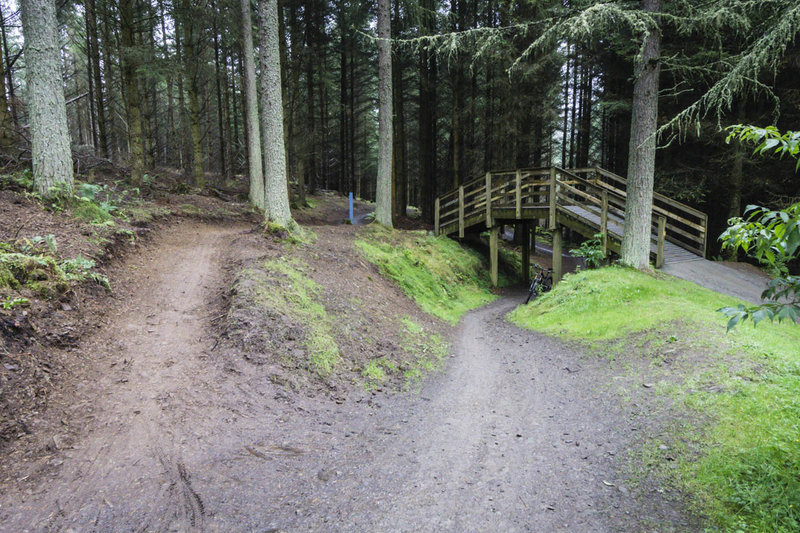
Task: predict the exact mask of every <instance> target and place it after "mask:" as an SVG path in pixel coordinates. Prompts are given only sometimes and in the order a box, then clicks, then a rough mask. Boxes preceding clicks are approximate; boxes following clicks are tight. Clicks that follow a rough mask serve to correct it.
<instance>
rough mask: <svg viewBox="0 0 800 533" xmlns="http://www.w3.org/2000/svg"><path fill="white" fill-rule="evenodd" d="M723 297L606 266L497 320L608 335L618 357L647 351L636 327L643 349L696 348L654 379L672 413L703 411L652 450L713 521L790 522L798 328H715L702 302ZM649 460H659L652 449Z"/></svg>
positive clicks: (798, 392) (590, 336)
mask: <svg viewBox="0 0 800 533" xmlns="http://www.w3.org/2000/svg"><path fill="white" fill-rule="evenodd" d="M735 303H737V302H736V301H735V299H733V298H729V297H726V296H723V295H720V294H717V293H714V292H712V291H710V290H707V289H704V288H702V287H699V286H697V285H694V284H692V283H688V282H685V281H681V280H675V279H673V278H668V277H665V276H654V275H650V274H647V273H643V272H639V271H636V270H632V269H624V268H621V267H606V268H602V269H598V270H591V271H585V272H580V273H578V274H574V275H569V276H566V277H565V278H564V281H563V282H562V283H561V284H559V285H558V286H557V287H555V288H554V289H553V291H552V292H550V293H549V294H546V295H543V296H542V297H541V298H540V299H539V300H537V301H536V302H535V303H533V304H531V305H528V306H520V307H518V308H517V309H515V310H514V311H513V312H512V313H511V314H510V315H509V319H510V320H511V321H513V322H515V323H516V324H518V325H520V326H522V327H525V328H529V329H535V330H537V331H543V332H546V333H553V334H556V335H561V336H565V337H567V338H570V339H576V340H582V341H587V342H593V343H595V344H597V343H598V341H612V342H614V343H616V345H617V346H620V347H621V350H622V353H624V354H627V357H636V356H645V357H646V356H647V355H650V353H649V351H648V350H650V348H648V346H649V345H648V344H643V345H641V347H640V348H638V349H636V350H631V349H630V343H631V342H636V341H634V340H633V339H639V338H642V337H645V338H648V339H654V340H650V341H648V343H651V344H654V345H655V346H656V347H655V348H653V357H654V358H655V357H656V354H658V353H663V350H664V348H665V347H666V345H667V344H675V346H676V348H672V349H671V350H672V352H673V353H677V354H683V353H688V354H692V355H691V358H692V359H697V358H699V361H700V362H699V363H698V364H697V365H696V367H690V366H689V365H684V364H680V363H678V362H676V363H674V364H673V366H670V367H669V368H668V369H666V368H665V369H664V374H663V375H664V381H663V382H661V383H660V384H659V386H658V387H657V388H656V389H654V390H656V391H660V390H662V389H663V391H664V392H669V393H670V394H671V395H672V398H671V400H670V403H672V404H674V408H675V409H676V411H678V412H680V413H681V415H682V416H681V418H682V419H683V418H685V413H687V412H688V413H695V414H696V415H697V417H698V418H699V419H701V420H704V421H706V422H707V425H706V426H702V425H697V424H694V423H689V424H687V425H686V427H685V428H684V429H683V430H682V432H681V433H680V434H679V435H677V436H676V443H675V444H676V446H674V447H672V448H671V449H670V450H669V452H663V453H669V454H671V456H672V457H673V458H675V459H676V461H675V463H674V464H677V465H678V468H677V469H671V468H665V469H664V471H663V472H662V473H663V474H664V475H668V476H673V481H674V482H675V483H677V484H678V486H679V488H681V489H682V490H684V491H686V492H688V493H691V494H693V495H694V496H695V500H697V501H699V502H700V505H701V508H700V509H699V510H700V512H701V513H703V514H705V515H706V516H709V517H710V519H711V520H712V522H713V523H714V524H716V525H717V526H718V527H719V530H721V531H785V532H789V531H797V528H798V523H800V433H798V422H797V421H798V415H800V350H798V348H797V347H798V346H800V328H796V327H794V326H790V325H785V324H784V325H780V324H763V325H761V326H759V327H758V328H755V327H753V326H751V325H743V326H741V327H739V328H737V329H736V330H734V331H732V332H731V333H728V334H726V333H725V328H724V327H723V326H722V325H721V324H719V322H718V320H717V318H716V317H717V316H718V315H717V314H716V313H715V312H714V311H713V309H715V308H718V307H721V306H730V305H732V304H735ZM604 344H608V343H605V342H604ZM613 346H614V345H613V344H612V345H611V347H612V352H613ZM634 354H635V355H634ZM676 357H677V356H676ZM654 361H655V359H654ZM678 371H680V373H677V372H678ZM681 443H685V444H684V446H680V444H681ZM686 444H688V445H686ZM658 464H661V465H663V464H666V462H665V460H664V458H663V457H662V458H660V460H659V461H658Z"/></svg>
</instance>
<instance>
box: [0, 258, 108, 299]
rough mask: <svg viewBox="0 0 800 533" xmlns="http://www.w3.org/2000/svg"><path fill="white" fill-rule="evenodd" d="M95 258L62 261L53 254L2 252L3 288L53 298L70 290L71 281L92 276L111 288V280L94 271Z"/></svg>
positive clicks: (0, 270) (0, 268) (0, 260)
mask: <svg viewBox="0 0 800 533" xmlns="http://www.w3.org/2000/svg"><path fill="white" fill-rule="evenodd" d="M92 268H94V261H91V260H88V259H84V258H82V257H81V256H78V257H77V258H75V259H70V260H66V261H59V260H57V259H56V258H55V257H53V256H51V255H29V254H25V253H21V252H0V289H12V290H17V291H19V290H21V289H23V288H26V289H29V290H31V291H33V292H34V293H36V294H38V295H39V296H41V297H43V298H46V299H51V298H55V297H57V296H59V295H61V294H64V293H65V292H67V291H68V290H69V288H70V283H71V282H81V281H84V280H86V279H91V280H93V281H95V282H97V283H99V284H101V285H103V286H104V287H107V288H110V286H109V283H108V280H107V279H106V278H105V277H104V276H101V275H100V274H97V273H96V272H91V269H92Z"/></svg>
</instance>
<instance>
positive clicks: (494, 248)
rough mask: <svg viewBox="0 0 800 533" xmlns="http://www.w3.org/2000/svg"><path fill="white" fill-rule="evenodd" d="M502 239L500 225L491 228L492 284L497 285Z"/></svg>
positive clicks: (490, 257)
mask: <svg viewBox="0 0 800 533" xmlns="http://www.w3.org/2000/svg"><path fill="white" fill-rule="evenodd" d="M499 240H500V226H494V227H492V229H491V230H489V263H490V266H491V278H492V286H493V287H497V272H498V268H497V267H498V257H497V255H498V253H497V252H498V244H499V242H498V241H499Z"/></svg>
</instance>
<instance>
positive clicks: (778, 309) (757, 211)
mask: <svg viewBox="0 0 800 533" xmlns="http://www.w3.org/2000/svg"><path fill="white" fill-rule="evenodd" d="M729 130H730V132H731V133H730V134H729V135H728V142H730V140H731V139H732V138H738V139H740V140H742V141H744V142H749V143H753V144H756V148H755V152H756V153H760V154H764V153H769V152H771V153H772V154H773V155H774V154H780V155H781V157H782V156H783V155H785V154H789V156H790V157H794V158H798V155H800V132H791V131H790V132H787V133H785V134H781V133H780V132H779V131H778V129H777V128H775V127H772V126H769V127H766V128H757V127H755V126H743V125H741V124H740V125H736V126H731V128H729ZM797 163H798V165H797V168H798V169H800V159H798V162H797ZM720 240H721V241H722V247H723V249H725V248H728V249H733V250H736V249H738V248H741V249H742V250H743V251H744V252H745V253H747V254H749V255H750V256H752V257H755V258H756V259H758V260H759V261H760V262H761V263H762V264H765V265H767V267H768V268H770V269H771V270H772V272H773V274H774V275H776V276H777V277H776V279H773V280H772V281H770V283H769V285H768V287H767V289H766V290H765V291H764V292H763V294H762V295H761V298H762V300H766V303H763V304H761V305H756V306H747V305H743V304H740V305H737V306H735V307H724V308H721V309H720V312H721V313H722V314H723V315H725V316H727V317H729V320H728V330H729V331H730V330H731V329H732V328H734V327H736V325H737V324H739V323H740V322H743V321H745V320H747V319H748V318H750V319H751V320H752V321H753V323H754V324H758V323H759V322H761V321H762V320H764V319H765V318H769V319H770V321H772V320H775V319H778V321H779V322H780V321H783V320H784V319H788V320H789V321H790V322H797V321H798V319H800V277H798V276H790V275H789V272H788V269H787V268H786V264H787V263H788V262H789V261H791V260H793V259H795V258H796V257H798V255H800V203H797V204H794V205H791V206H789V207H787V208H786V209H781V210H771V209H767V208H765V207H759V206H755V205H751V206H748V207H747V209H746V210H745V217H735V218H732V219H730V220H729V221H728V229H726V230H725V232H724V233H723V234H722V235H721V236H720Z"/></svg>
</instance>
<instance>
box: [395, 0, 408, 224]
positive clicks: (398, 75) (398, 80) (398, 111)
mask: <svg viewBox="0 0 800 533" xmlns="http://www.w3.org/2000/svg"><path fill="white" fill-rule="evenodd" d="M394 24H395V28H396V30H395V32H396V34H399V33H400V32H401V31H402V26H401V24H402V20H401V18H400V2H399V1H396V2H395V3H394ZM392 82H393V87H392V97H393V101H394V113H395V120H394V123H393V130H394V131H393V133H394V143H393V144H394V146H393V160H394V163H393V165H392V168H393V176H394V178H393V183H394V186H393V191H392V198H393V202H392V203H393V208H392V216H393V218H394V219H396V218H397V217H399V216H406V206H407V205H408V201H407V190H408V161H407V158H406V116H405V105H404V104H405V102H404V101H403V98H404V90H403V57H402V56H400V55H399V54H393V57H392Z"/></svg>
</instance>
